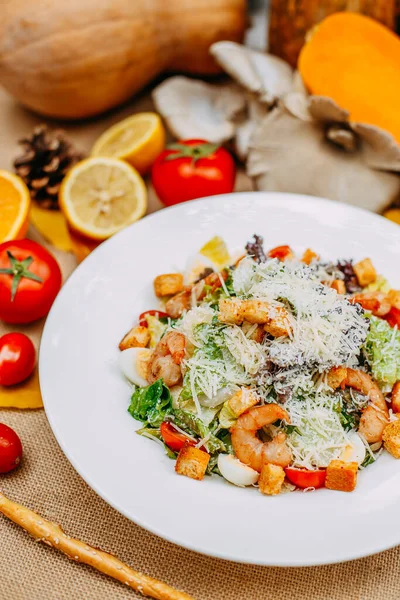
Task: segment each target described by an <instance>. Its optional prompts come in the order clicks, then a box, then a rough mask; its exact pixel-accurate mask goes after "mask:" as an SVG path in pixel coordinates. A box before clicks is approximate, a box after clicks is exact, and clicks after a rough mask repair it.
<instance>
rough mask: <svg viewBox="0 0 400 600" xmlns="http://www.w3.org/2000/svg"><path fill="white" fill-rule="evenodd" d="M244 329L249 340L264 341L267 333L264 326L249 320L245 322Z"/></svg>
mask: <svg viewBox="0 0 400 600" xmlns="http://www.w3.org/2000/svg"><path fill="white" fill-rule="evenodd" d="M242 331H243V333H244V335H245V336H246V337H247V338H248V339H249V340H253V341H254V342H258V343H259V344H260V343H261V342H262V341H263V338H264V335H265V331H264V327H263V326H262V325H256V324H255V323H248V322H247V321H244V322H243V325H242Z"/></svg>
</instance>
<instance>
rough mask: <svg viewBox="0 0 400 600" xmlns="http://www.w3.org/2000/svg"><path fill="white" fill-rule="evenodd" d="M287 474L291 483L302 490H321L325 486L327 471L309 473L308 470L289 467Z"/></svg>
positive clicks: (320, 470) (318, 470) (286, 470)
mask: <svg viewBox="0 0 400 600" xmlns="http://www.w3.org/2000/svg"><path fill="white" fill-rule="evenodd" d="M285 473H286V477H287V478H288V479H289V481H290V483H293V485H296V486H297V487H299V488H302V489H306V488H320V487H323V486H324V484H325V478H326V469H317V470H315V471H308V470H307V469H294V468H293V467H288V468H287V469H285Z"/></svg>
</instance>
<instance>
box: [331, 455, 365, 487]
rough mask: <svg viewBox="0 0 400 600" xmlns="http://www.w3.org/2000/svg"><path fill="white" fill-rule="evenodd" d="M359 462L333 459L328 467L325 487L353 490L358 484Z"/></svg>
mask: <svg viewBox="0 0 400 600" xmlns="http://www.w3.org/2000/svg"><path fill="white" fill-rule="evenodd" d="M357 472H358V463H356V462H344V461H343V460H331V462H330V463H329V465H328V468H327V469H326V480H325V487H327V488H329V489H330V490H338V491H339V492H352V491H353V490H355V488H356V485H357Z"/></svg>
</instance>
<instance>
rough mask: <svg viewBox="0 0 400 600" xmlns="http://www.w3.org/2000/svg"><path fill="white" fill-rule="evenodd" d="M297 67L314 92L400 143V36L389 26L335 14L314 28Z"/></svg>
mask: <svg viewBox="0 0 400 600" xmlns="http://www.w3.org/2000/svg"><path fill="white" fill-rule="evenodd" d="M298 67H299V70H300V73H301V76H302V78H303V81H304V83H305V85H306V87H307V88H308V90H309V91H310V92H311V93H312V94H315V95H321V96H328V97H329V98H332V99H333V100H335V101H336V102H337V103H338V104H339V106H341V107H342V108H344V109H346V110H348V111H349V112H350V119H351V120H352V121H358V122H361V123H367V124H369V125H376V126H378V127H381V128H382V129H385V130H386V131H388V132H390V133H391V134H392V135H393V136H394V137H395V139H396V140H397V141H398V142H400V111H399V97H400V39H399V38H398V37H397V36H396V35H395V34H394V33H392V32H391V31H390V30H389V29H387V28H386V27H384V26H383V25H381V24H380V23H377V22H376V21H374V20H373V19H370V18H369V17H365V16H362V15H358V14H354V13H350V12H348V13H347V12H346V13H344V12H343V13H336V14H333V15H331V16H330V17H327V18H326V19H325V20H324V21H322V23H320V24H319V25H318V26H317V27H316V28H315V30H314V31H313V32H311V35H310V38H309V41H308V42H307V43H306V44H305V46H304V47H303V49H302V51H301V53H300V57H299V63H298Z"/></svg>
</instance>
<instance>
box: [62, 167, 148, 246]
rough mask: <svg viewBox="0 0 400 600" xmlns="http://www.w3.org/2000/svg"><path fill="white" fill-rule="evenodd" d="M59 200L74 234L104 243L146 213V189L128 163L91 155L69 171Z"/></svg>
mask: <svg viewBox="0 0 400 600" xmlns="http://www.w3.org/2000/svg"><path fill="white" fill-rule="evenodd" d="M59 200H60V208H61V210H62V211H63V213H64V215H65V217H66V219H67V222H68V225H69V227H70V228H71V229H72V230H73V231H76V232H77V233H79V234H81V235H82V236H85V237H87V238H89V239H92V240H105V239H107V238H109V237H110V236H112V235H114V233H117V231H120V230H121V229H123V228H124V227H126V226H127V225H130V224H131V223H134V222H135V221H137V220H138V219H140V218H141V217H142V216H143V215H144V214H145V212H146V209H147V190H146V186H145V184H144V181H143V179H142V178H141V176H140V175H139V173H138V172H137V171H136V169H134V168H133V167H132V166H131V165H129V164H128V163H126V162H124V161H122V160H119V159H116V158H106V157H101V156H94V157H92V158H87V159H86V160H82V161H81V162H79V163H77V164H76V165H75V166H74V167H72V169H70V171H68V174H67V176H66V178H65V179H64V181H63V183H62V186H61V189H60V198H59Z"/></svg>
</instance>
